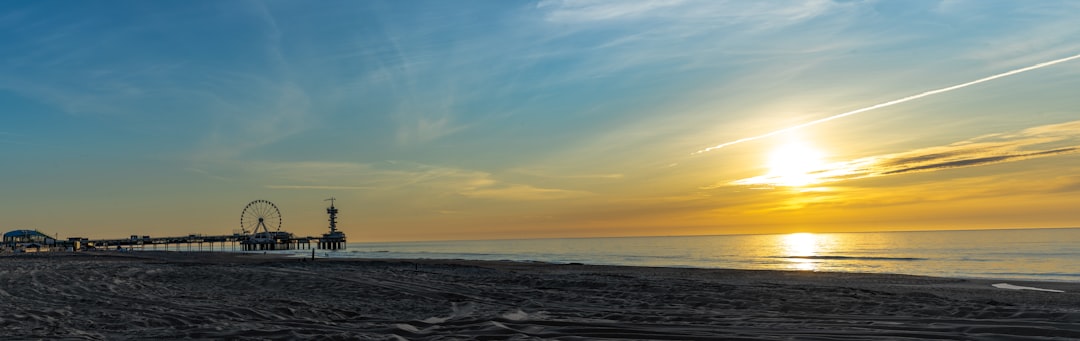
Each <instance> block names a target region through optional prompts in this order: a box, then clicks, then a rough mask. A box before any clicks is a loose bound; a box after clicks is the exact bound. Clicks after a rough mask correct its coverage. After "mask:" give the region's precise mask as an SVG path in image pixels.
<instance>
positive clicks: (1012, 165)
mask: <svg viewBox="0 0 1080 341" xmlns="http://www.w3.org/2000/svg"><path fill="white" fill-rule="evenodd" d="M1078 23H1080V2H1077V1H1050V0H1047V1H984V0H970V1H963V0H956V1H906V0H905V1H899V0H897V1H857V0H852V1H847V0H845V1H840V0H836V1H825V0H808V1H678V0H670V1H573V0H565V1H548V0H543V1H314V2H312V1H104V2H101V1H96V2H90V1H4V2H2V3H0V51H2V53H0V111H2V112H0V160H2V161H0V230H2V231H9V230H14V229H22V228H30V229H39V230H41V231H43V232H46V233H49V234H59V235H60V237H61V238H66V237H72V236H83V237H92V238H104V237H124V236H127V235H130V234H149V235H154V236H165V235H186V234H189V233H202V234H229V233H232V232H233V230H234V229H237V228H238V227H239V224H240V222H239V218H240V213H241V210H242V209H243V208H244V206H245V205H246V204H247V203H248V202H250V201H252V200H256V199H265V200H269V201H272V202H274V203H276V204H277V206H278V207H279V208H280V209H281V211H282V214H283V216H284V227H283V230H288V231H291V232H294V233H297V234H301V235H315V234H318V233H322V232H324V231H325V229H326V225H327V223H326V214H325V207H326V205H327V204H328V202H325V201H323V199H326V198H328V197H331V196H333V197H336V198H337V199H338V201H337V207H338V208H339V209H340V210H341V214H340V217H339V220H340V227H341V228H342V229H343V230H344V232H345V233H347V234H348V236H349V240H350V241H352V242H362V241H404V240H439V239H503V238H542V237H544V238H546V237H591V236H642V235H649V236H653V235H709V234H732V233H786V232H824V231H880V230H925V229H976V228H1024V227H1076V226H1080V59H1073V60H1066V61H1062V62H1060V63H1057V64H1054V65H1049V66H1045V67H1042V68H1038V69H1033V70H1030V71H1026V72H1023V73H1018V74H1014V75H1009V76H1007V77H1001V78H996V79H992V80H988V81H986V82H982V83H978V84H973V85H970V86H966V87H963V88H958V89H954V90H950V91H947V92H941V93H935V94H932V95H928V96H925V97H922V98H918V99H914V100H910V101H907V102H903V103H899V104H895V105H891V106H887V107H882V108H878V109H874V110H867V111H864V112H860V113H858V114H857V115H850V116H846V117H840V118H837V119H834V120H830V121H826V122H821V123H819V124H814V125H810V126H806V127H804V128H801V129H794V130H790V131H787V132H783V133H779V134H775V135H772V136H767V137H763V138H760V139H756V140H750V141H745V142H741V143H736V144H732V145H729V146H725V147H723V148H719V149H713V150H709V151H707V152H699V151H703V150H705V149H706V148H709V147H713V146H717V145H720V144H723V143H727V142H732V141H737V140H740V139H744V138H752V137H755V136H760V135H762V134H767V133H770V132H774V131H777V130H781V129H784V128H788V127H792V126H797V125H800V124H804V123H807V122H812V121H815V120H819V119H823V118H827V117H830V116H834V115H839V114H843V113H847V112H851V111H854V110H859V109H861V108H868V107H871V106H874V105H877V104H881V103H886V102H890V101H894V100H897V99H902V98H905V97H908V96H912V95H917V94H920V93H924V92H926V91H932V90H936V89H943V88H947V87H950V86H954V85H958V84H963V83H967V82H971V81H975V80H978V79H981V78H984V77H988V76H993V75H996V74H1001V73H1005V72H1008V71H1011V70H1017V69H1021V68H1025V67H1029V66H1033V65H1036V64H1039V63H1043V62H1048V61H1054V60H1059V59H1063V58H1068V57H1071V56H1076V55H1077V54H1080V24H1078Z"/></svg>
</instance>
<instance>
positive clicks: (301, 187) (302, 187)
mask: <svg viewBox="0 0 1080 341" xmlns="http://www.w3.org/2000/svg"><path fill="white" fill-rule="evenodd" d="M266 188H269V189H298V190H312V189H325V190H334V191H337V190H342V191H358V190H370V189H373V188H372V187H363V186H310V185H267V186H266Z"/></svg>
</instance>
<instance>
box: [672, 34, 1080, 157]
mask: <svg viewBox="0 0 1080 341" xmlns="http://www.w3.org/2000/svg"><path fill="white" fill-rule="evenodd" d="M1077 58H1080V54H1077V55H1073V56H1071V57H1065V58H1061V59H1055V60H1051V61H1048V62H1042V63H1038V64H1035V65H1032V66H1028V67H1025V68H1020V69H1016V70H1012V71H1008V72H1002V73H999V74H996V75H993V76H989V77H985V78H979V79H976V80H973V81H970V82H967V83H963V84H957V85H953V86H950V87H946V88H941V89H937V90H930V91H927V92H923V93H920V94H918V95H911V96H907V97H904V98H901V99H896V100H892V101H888V102H885V103H880V104H874V105H871V106H869V107H865V108H862V109H855V110H852V111H848V112H845V113H842V114H836V115H832V116H829V117H825V118H821V119H817V120H813V121H810V122H806V123H803V124H799V125H795V126H790V127H787V128H784V129H780V130H776V131H772V132H769V133H765V134H761V135H758V136H752V137H747V138H741V139H738V140H735V141H731V142H727V143H721V144H718V145H715V146H712V147H709V148H705V149H702V150H699V151H696V152H694V153H693V154H691V155H695V154H701V153H704V152H708V151H712V150H715V149H720V148H724V147H727V146H730V145H733V144H738V143H743V142H749V141H754V140H760V139H763V138H766V137H770V136H773V135H777V134H783V133H786V132H789V131H792V130H798V129H802V128H806V127H809V126H812V125H818V124H821V123H825V122H828V121H832V120H835V119H838V118H842V117H848V116H851V115H855V114H860V113H864V112H867V111H870V110H874V109H879V108H884V107H887V106H891V105H896V104H900V103H904V102H907V101H912V100H916V99H920V98H923V97H926V96H931V95H937V94H940V93H943V92H949V91H953V90H956V89H960V88H964V87H968V86H972V85H975V84H979V83H982V82H989V81H992V80H995V79H998V78H1002V77H1008V76H1012V75H1015V74H1018V73H1023V72H1027V71H1031V70H1035V69H1041V68H1044V67H1047V66H1050V65H1054V64H1057V63H1064V62H1067V61H1070V60H1073V59H1077Z"/></svg>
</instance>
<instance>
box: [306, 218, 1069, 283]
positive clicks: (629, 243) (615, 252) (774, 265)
mask: <svg viewBox="0 0 1080 341" xmlns="http://www.w3.org/2000/svg"><path fill="white" fill-rule="evenodd" d="M356 235H358V233H353V234H350V237H353V238H356V237H354V236H356ZM287 252H295V253H297V254H298V255H300V256H302V255H305V254H307V255H310V252H311V251H307V250H300V251H287ZM316 252H317V256H319V257H332V258H337V257H348V258H410V259H414V258H429V259H480V260H513V261H538V262H552V263H586V264H605V265H635V266H666V267H695V268H733V269H764V270H801V271H830V272H867V273H900V274H913V275H930V276H947V277H966V278H1010V279H1030V280H1053V281H1080V229H1077V228H1072V229H1024V230H1019V229H1017V230H978V231H927V232H880V233H813V234H811V233H798V234H769V235H725V236H690V237H628V238H579V239H532V240H491V241H439V242H411V243H350V244H349V245H348V249H346V250H342V251H324V250H319V251H316Z"/></svg>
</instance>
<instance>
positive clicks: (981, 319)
mask: <svg viewBox="0 0 1080 341" xmlns="http://www.w3.org/2000/svg"><path fill="white" fill-rule="evenodd" d="M0 263H2V264H3V265H2V268H0V269H3V270H0V300H2V302H3V304H4V309H3V310H2V311H0V325H2V328H3V330H2V333H3V334H2V335H3V337H4V338H5V339H91V340H93V339H109V340H113V339H151V338H165V339H177V338H189V339H327V340H338V339H342V340H344V339H376V340H385V339H399V340H400V339H407V340H437V339H447V338H451V339H561V340H585V339H653V340H716V339H728V340H776V339H806V340H861V339H867V338H875V339H972V340H980V339H983V340H1000V339H1026V340H1040V339H1044V340H1053V339H1078V338H1080V294H1077V292H1080V283H1063V282H1062V283H1058V282H1044V283H1035V282H1022V281H1011V282H1010V283H1011V284H1010V285H1014V286H1025V287H1032V288H1039V289H1045V290H1059V291H1062V292H1048V291H1041V290H1012V289H1002V288H997V287H994V286H993V284H996V283H1002V281H1000V280H998V281H994V280H989V279H988V280H978V279H956V278H935V277H920V276H906V275H882V274H853V273H814V272H797V271H793V272H786V271H748V270H718V269H685V268H647V267H620V266H593V265H581V264H574V265H557V264H546V263H526V262H496V261H464V260H339V259H335V260H327V259H320V260H316V261H310V260H301V259H292V258H281V257H275V256H263V255H251V254H235V253H202V252H151V251H147V252H133V253H116V252H99V253H53V254H44V253H42V254H24V255H11V256H3V257H0Z"/></svg>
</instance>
